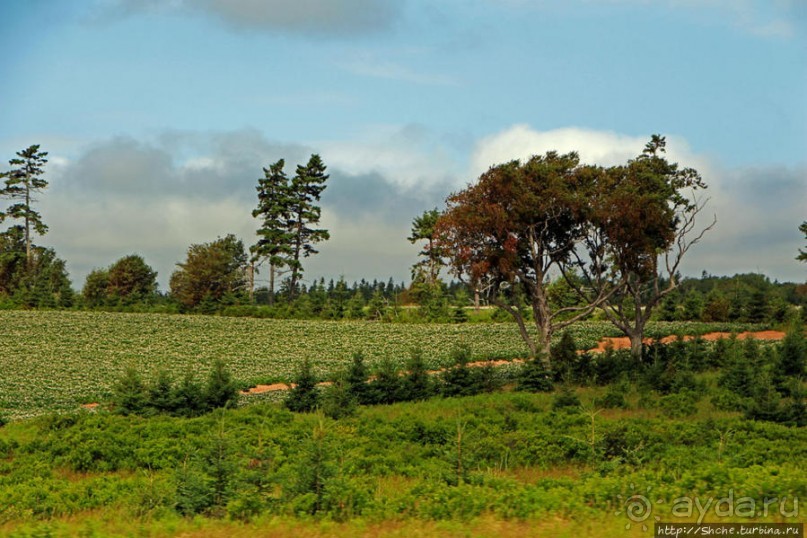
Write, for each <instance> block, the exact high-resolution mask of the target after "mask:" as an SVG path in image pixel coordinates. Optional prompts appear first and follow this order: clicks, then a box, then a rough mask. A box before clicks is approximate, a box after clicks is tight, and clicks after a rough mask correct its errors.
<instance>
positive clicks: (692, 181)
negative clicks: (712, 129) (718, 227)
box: [580, 135, 716, 358]
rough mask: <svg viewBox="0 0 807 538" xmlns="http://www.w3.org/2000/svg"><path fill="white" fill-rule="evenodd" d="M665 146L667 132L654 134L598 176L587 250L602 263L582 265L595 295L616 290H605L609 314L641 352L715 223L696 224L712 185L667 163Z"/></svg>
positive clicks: (634, 351)
mask: <svg viewBox="0 0 807 538" xmlns="http://www.w3.org/2000/svg"><path fill="white" fill-rule="evenodd" d="M665 152H666V140H665V138H664V137H662V136H659V135H653V136H652V138H651V140H650V142H648V143H647V145H646V146H645V148H644V151H643V152H642V154H641V155H639V156H638V157H636V158H635V159H633V160H631V161H630V162H628V163H627V165H624V166H615V167H612V168H609V169H608V170H607V171H606V173H605V174H604V175H603V176H602V177H601V179H600V180H599V181H598V186H597V189H596V193H595V195H594V196H592V197H591V203H590V207H589V211H590V213H589V215H588V218H589V221H590V226H589V236H588V237H589V240H590V244H593V245H595V248H593V249H589V256H590V257H591V258H593V259H597V260H599V261H600V262H601V265H594V266H593V267H594V268H596V270H595V271H590V270H586V267H585V266H584V265H581V266H580V267H581V268H582V269H583V271H582V272H583V274H584V275H585V276H586V277H587V278H586V279H585V283H586V285H587V286H589V291H588V292H589V293H591V291H590V290H594V292H595V293H597V292H599V291H602V290H603V286H611V288H612V289H613V290H616V291H615V292H614V293H610V294H607V300H606V301H605V302H604V303H603V312H604V313H605V316H606V317H607V318H608V319H609V320H610V321H611V323H613V324H614V325H615V326H616V327H617V328H619V329H620V330H621V331H622V332H623V333H625V335H626V336H628V337H629V338H630V340H631V352H632V354H633V355H634V356H635V357H637V358H639V357H641V353H642V340H643V338H644V328H645V325H646V324H647V322H648V320H649V319H650V317H651V315H652V314H653V311H654V309H655V308H656V307H657V306H658V305H659V304H660V303H661V302H662V301H663V299H664V298H665V297H667V296H668V295H669V294H670V293H672V292H673V291H674V290H675V289H676V288H677V287H678V284H679V273H678V270H679V267H680V265H681V261H682V260H683V258H684V256H685V255H686V253H687V252H688V251H689V249H690V248H691V247H692V246H693V245H695V244H696V243H698V241H700V239H701V238H702V237H703V235H704V234H705V233H706V232H707V231H709V230H710V229H711V228H712V227H713V226H714V225H715V222H716V221H715V220H712V222H711V223H710V224H709V225H707V226H705V227H704V228H702V229H700V230H699V229H698V226H697V222H696V220H697V217H698V216H699V215H700V213H701V212H702V211H703V208H704V205H705V203H706V201H705V200H702V199H699V198H698V197H697V193H698V191H699V190H701V189H705V188H706V183H704V181H703V179H702V178H701V176H700V174H699V173H698V172H697V171H696V170H694V169H692V168H679V166H678V164H676V163H671V162H669V161H668V160H667V159H666V158H665V157H664V153H665ZM592 237H596V238H597V239H596V240H591V238H592ZM591 267H592V266H591V265H590V266H589V268H591Z"/></svg>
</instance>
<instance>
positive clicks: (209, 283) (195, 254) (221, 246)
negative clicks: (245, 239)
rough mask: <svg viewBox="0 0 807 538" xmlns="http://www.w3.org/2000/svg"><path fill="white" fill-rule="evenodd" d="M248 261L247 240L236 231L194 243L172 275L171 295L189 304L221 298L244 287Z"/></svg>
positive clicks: (192, 306)
mask: <svg viewBox="0 0 807 538" xmlns="http://www.w3.org/2000/svg"><path fill="white" fill-rule="evenodd" d="M246 264H247V254H246V252H245V250H244V244H243V243H242V242H241V241H240V240H239V239H237V238H236V237H235V236H234V235H232V234H229V235H227V236H225V237H220V238H218V239H216V240H215V241H212V242H210V243H202V244H196V245H191V246H190V248H188V255H187V259H186V261H185V262H184V263H178V264H177V266H178V267H179V269H177V270H176V271H174V273H173V274H172V275H171V295H172V296H174V298H176V300H177V301H179V302H180V303H181V304H182V305H183V306H184V307H186V308H195V307H197V306H199V305H200V303H202V302H203V301H211V302H214V303H217V302H221V301H222V299H223V298H225V296H227V295H235V294H237V293H238V292H240V291H242V290H243V289H244V286H245V283H246V278H245V271H244V269H245V267H246Z"/></svg>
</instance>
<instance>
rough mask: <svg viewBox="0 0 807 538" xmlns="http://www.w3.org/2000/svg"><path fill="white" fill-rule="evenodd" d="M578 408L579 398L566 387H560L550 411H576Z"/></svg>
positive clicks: (579, 405) (579, 404)
mask: <svg viewBox="0 0 807 538" xmlns="http://www.w3.org/2000/svg"><path fill="white" fill-rule="evenodd" d="M580 407H581V403H580V398H578V396H577V394H575V392H574V390H572V388H571V387H570V386H568V385H564V386H563V387H561V389H560V391H558V393H557V394H556V395H555V397H554V398H553V399H552V409H553V410H555V411H578V410H579V409H580Z"/></svg>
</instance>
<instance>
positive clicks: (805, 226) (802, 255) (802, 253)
mask: <svg viewBox="0 0 807 538" xmlns="http://www.w3.org/2000/svg"><path fill="white" fill-rule="evenodd" d="M799 231H800V232H801V233H803V234H804V239H807V220H805V221H804V222H802V223H801V226H799ZM796 259H797V260H799V261H800V262H807V250H801V249H799V255H798V256H796Z"/></svg>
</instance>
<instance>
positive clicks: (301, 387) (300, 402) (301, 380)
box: [283, 359, 319, 413]
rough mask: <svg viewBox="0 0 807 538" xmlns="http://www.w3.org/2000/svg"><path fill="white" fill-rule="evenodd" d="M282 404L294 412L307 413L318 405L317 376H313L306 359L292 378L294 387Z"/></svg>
mask: <svg viewBox="0 0 807 538" xmlns="http://www.w3.org/2000/svg"><path fill="white" fill-rule="evenodd" d="M283 405H285V406H286V409H288V410H289V411H294V412H295V413H308V412H309V411H313V410H314V409H316V408H317V407H318V406H319V389H317V378H316V377H314V372H313V370H312V369H311V363H310V362H308V359H305V360H304V361H303V363H302V364H301V365H300V370H299V371H298V372H297V376H296V378H295V379H294V387H293V388H292V389H291V390H290V391H289V394H288V396H286V399H285V400H284V401H283Z"/></svg>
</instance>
